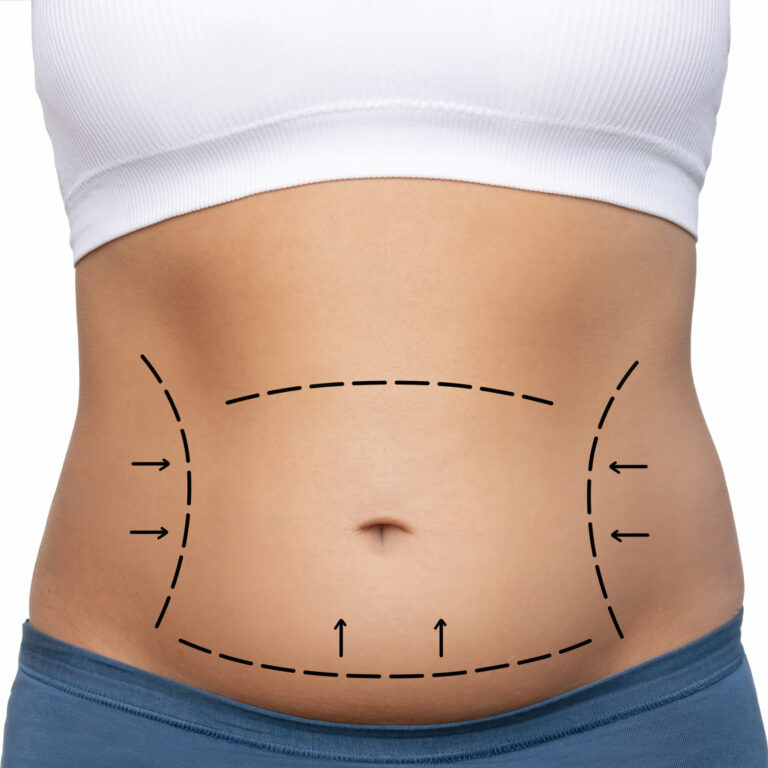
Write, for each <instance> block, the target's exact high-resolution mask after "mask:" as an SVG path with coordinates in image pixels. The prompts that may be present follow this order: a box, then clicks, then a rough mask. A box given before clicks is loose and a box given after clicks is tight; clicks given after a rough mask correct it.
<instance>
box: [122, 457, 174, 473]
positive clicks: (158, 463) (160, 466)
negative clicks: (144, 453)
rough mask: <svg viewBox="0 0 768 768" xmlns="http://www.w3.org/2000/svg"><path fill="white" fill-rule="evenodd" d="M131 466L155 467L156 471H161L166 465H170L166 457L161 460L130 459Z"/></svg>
mask: <svg viewBox="0 0 768 768" xmlns="http://www.w3.org/2000/svg"><path fill="white" fill-rule="evenodd" d="M131 466H132V467H157V468H158V472H162V471H163V470H164V469H165V468H166V467H170V466H171V462H170V461H168V459H163V460H162V461H132V462H131Z"/></svg>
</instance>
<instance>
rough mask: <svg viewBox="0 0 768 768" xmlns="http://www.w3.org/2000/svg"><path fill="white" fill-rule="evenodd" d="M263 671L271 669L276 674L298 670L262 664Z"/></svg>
mask: <svg viewBox="0 0 768 768" xmlns="http://www.w3.org/2000/svg"><path fill="white" fill-rule="evenodd" d="M259 666H261V668H262V669H271V670H274V671H275V672H291V673H293V672H295V671H296V670H295V669H294V668H293V667H279V666H277V664H260V665H259Z"/></svg>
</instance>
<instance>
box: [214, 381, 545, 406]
mask: <svg viewBox="0 0 768 768" xmlns="http://www.w3.org/2000/svg"><path fill="white" fill-rule="evenodd" d="M350 383H351V385H352V386H355V387H363V386H386V385H388V384H389V383H390V382H389V381H388V380H387V379H355V380H353V381H351V382H350ZM392 383H393V384H395V385H397V386H414V387H415V386H418V387H429V386H432V384H431V382H430V381H427V380H425V379H395V381H394V382H392ZM343 386H344V382H343V381H320V382H316V383H314V384H310V385H309V387H308V389H326V388H328V387H343ZM436 386H438V387H452V388H454V389H473V388H474V386H473V385H472V384H466V383H463V382H458V381H438V382H436ZM301 389H302V387H301V386H292V387H280V388H278V389H269V390H267V395H278V394H282V393H285V392H298V391H300V390H301ZM478 389H479V390H480V392H489V393H491V394H495V395H505V396H506V397H514V396H515V393H514V392H513V391H512V390H510V389H502V388H499V387H488V386H482V387H478ZM260 396H261V393H260V392H253V393H251V394H249V395H241V396H240V397H232V398H230V399H229V400H225V401H224V404H225V405H234V404H236V403H243V402H246V401H248V400H255V399H256V398H258V397H260ZM520 397H521V399H523V400H528V401H529V402H532V403H540V404H542V405H554V404H555V402H554V400H548V399H547V398H544V397H538V396H536V395H521V396H520Z"/></svg>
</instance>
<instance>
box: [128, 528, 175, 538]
mask: <svg viewBox="0 0 768 768" xmlns="http://www.w3.org/2000/svg"><path fill="white" fill-rule="evenodd" d="M131 533H156V534H157V538H158V539H162V538H163V536H165V535H167V533H168V529H167V528H166V527H165V526H164V525H161V526H160V530H159V531H131Z"/></svg>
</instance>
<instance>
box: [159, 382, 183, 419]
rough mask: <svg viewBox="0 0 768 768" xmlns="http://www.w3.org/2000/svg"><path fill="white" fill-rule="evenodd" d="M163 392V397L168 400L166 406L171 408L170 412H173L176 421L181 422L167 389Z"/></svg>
mask: <svg viewBox="0 0 768 768" xmlns="http://www.w3.org/2000/svg"><path fill="white" fill-rule="evenodd" d="M163 392H165V396H166V398H167V399H168V404H169V405H170V406H171V410H172V411H173V415H174V417H175V418H176V421H181V416H179V409H178V408H177V407H176V403H174V402H173V398H172V397H171V393H170V392H169V391H168V390H167V389H164V390H163Z"/></svg>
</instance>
